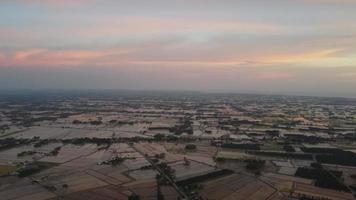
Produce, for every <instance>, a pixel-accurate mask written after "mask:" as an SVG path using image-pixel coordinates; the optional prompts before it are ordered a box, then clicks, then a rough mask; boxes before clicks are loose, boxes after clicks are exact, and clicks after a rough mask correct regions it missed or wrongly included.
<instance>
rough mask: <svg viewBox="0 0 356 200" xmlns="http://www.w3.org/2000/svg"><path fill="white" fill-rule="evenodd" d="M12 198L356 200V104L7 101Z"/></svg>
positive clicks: (6, 192) (201, 98)
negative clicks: (354, 197) (355, 159)
mask: <svg viewBox="0 0 356 200" xmlns="http://www.w3.org/2000/svg"><path fill="white" fill-rule="evenodd" d="M0 105H1V107H0V117H1V118H0V125H1V127H2V129H1V130H0V197H1V199H9V200H10V199H26V200H27V199H29V200H38V199H39V200H41V199H43V200H44V199H78V200H79V199H122V200H129V199H135V198H136V199H137V198H139V199H159V198H162V197H163V198H164V199H172V200H176V199H199V198H201V199H216V200H233V199H241V200H244V199H251V200H264V199H272V200H279V199H280V200H282V199H298V198H300V199H301V198H309V199H313V198H314V199H318V198H320V199H323V198H327V199H334V200H341V199H353V195H354V193H355V188H356V178H355V177H356V165H355V164H354V158H355V156H356V154H355V151H356V133H355V130H356V118H355V116H356V111H355V110H356V102H354V101H352V100H347V99H345V100H344V101H342V102H341V103H340V102H338V103H336V102H335V100H334V99H333V98H329V99H328V98H316V97H315V98H314V97H288V96H283V97H281V96H264V95H232V94H224V95H223V94H219V95H214V94H200V93H197V94H194V95H192V94H189V95H187V94H184V93H182V94H181V95H179V96H170V94H166V95H163V96H162V95H159V96H156V95H148V94H147V95H144V96H142V95H138V94H130V95H128V94H125V95H120V94H116V95H112V96H105V97H101V96H96V95H93V96H86V97H85V98H84V97H81V96H70V95H69V96H61V97H58V96H56V97H55V98H52V97H46V98H43V99H41V100H40V103H39V102H38V100H36V101H31V100H29V99H26V100H22V101H21V100H18V101H16V102H13V101H10V100H6V99H1V100H0Z"/></svg>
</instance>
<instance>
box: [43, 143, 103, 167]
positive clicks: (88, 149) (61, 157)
mask: <svg viewBox="0 0 356 200" xmlns="http://www.w3.org/2000/svg"><path fill="white" fill-rule="evenodd" d="M95 151H97V146H96V145H95V144H85V145H81V146H79V145H72V144H68V145H64V146H63V147H62V148H61V149H60V151H59V153H58V155H57V156H50V157H49V156H47V157H44V158H42V159H41V160H40V161H46V162H54V163H65V162H68V161H71V160H74V159H77V158H79V157H83V156H87V155H90V154H92V153H94V152H95Z"/></svg>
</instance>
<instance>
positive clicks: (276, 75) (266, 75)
mask: <svg viewBox="0 0 356 200" xmlns="http://www.w3.org/2000/svg"><path fill="white" fill-rule="evenodd" d="M292 77H293V74H291V73H288V72H261V73H258V74H257V75H256V77H255V78H257V79H289V78H292Z"/></svg>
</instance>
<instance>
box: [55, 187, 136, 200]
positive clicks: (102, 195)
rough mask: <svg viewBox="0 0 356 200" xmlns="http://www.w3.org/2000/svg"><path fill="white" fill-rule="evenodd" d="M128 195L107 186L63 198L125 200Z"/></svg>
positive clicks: (75, 199)
mask: <svg viewBox="0 0 356 200" xmlns="http://www.w3.org/2000/svg"><path fill="white" fill-rule="evenodd" d="M129 193H130V191H128V190H126V189H124V188H122V187H120V186H114V185H109V186H104V187H99V188H95V189H89V190H85V191H80V192H75V193H71V194H69V195H66V196H65V198H66V199H71V200H82V199H85V200H97V199H100V200H127V199H128V195H129ZM53 200H55V199H53Z"/></svg>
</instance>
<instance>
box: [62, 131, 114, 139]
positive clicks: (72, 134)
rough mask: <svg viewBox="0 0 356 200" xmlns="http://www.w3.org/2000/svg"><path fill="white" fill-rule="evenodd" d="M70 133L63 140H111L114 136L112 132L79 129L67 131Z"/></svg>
mask: <svg viewBox="0 0 356 200" xmlns="http://www.w3.org/2000/svg"><path fill="white" fill-rule="evenodd" d="M67 130H68V132H67V134H66V135H65V136H63V139H73V138H84V137H88V138H111V137H112V135H113V132H112V131H107V130H99V129H93V128H91V129H86V128H83V129H79V128H76V129H75V128H71V129H67Z"/></svg>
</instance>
